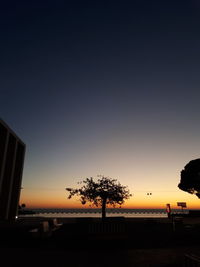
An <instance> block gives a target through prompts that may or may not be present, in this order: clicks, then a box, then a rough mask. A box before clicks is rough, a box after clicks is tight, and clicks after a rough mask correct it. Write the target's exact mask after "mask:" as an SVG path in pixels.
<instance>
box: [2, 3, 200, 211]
mask: <svg viewBox="0 0 200 267" xmlns="http://www.w3.org/2000/svg"><path fill="white" fill-rule="evenodd" d="M0 13H1V16H0V23H1V24H0V25H1V35H0V41H1V43H0V46H1V51H0V53H1V60H0V69H1V79H0V117H1V118H2V119H3V120H4V121H5V122H6V123H7V124H8V125H9V126H10V127H11V128H12V129H13V130H14V131H15V132H16V133H17V135H19V136H20V137H21V139H22V140H23V141H24V142H25V143H26V145H27V152H26V159H25V168H24V175H23V190H22V194H21V202H25V203H26V205H27V207H58V208H59V207H80V204H79V202H78V201H77V200H76V199H75V200H67V198H66V192H65V187H73V186H76V184H77V182H78V181H79V180H80V179H81V178H85V177H90V176H96V175H98V174H104V175H106V176H110V177H112V178H116V179H118V180H119V181H120V182H121V183H122V184H124V185H127V186H128V187H129V188H130V191H131V193H132V194H133V197H132V198H131V199H130V200H129V201H127V204H126V205H124V207H133V208H137V207H138V208H140V207H165V204H166V203H171V204H172V205H173V206H174V207H175V206H176V202H177V201H186V202H187V203H188V206H189V208H198V207H199V200H198V199H197V197H195V196H192V195H190V194H187V193H185V192H182V191H180V190H179V189H178V188H177V184H178V183H179V180H180V171H181V169H183V167H184V166H185V165H186V164H187V163H188V162H189V161H190V160H192V159H195V158H199V155H200V142H199V140H200V123H199V114H200V104H199V99H200V89H199V84H200V75H199V72H200V49H199V47H200V4H199V2H198V1H196V0H192V1H181V3H180V1H178V0H174V1H147V0H142V1H141V0H140V1H131V2H128V1H109V0H108V1H64V0H63V1H61V0H58V1H28V2H27V1H17V2H13V4H9V5H8V4H6V3H5V5H4V6H2V8H1V11H0ZM148 192H152V195H151V196H148V195H147V193H148Z"/></svg>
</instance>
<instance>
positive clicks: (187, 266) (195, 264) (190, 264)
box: [184, 254, 200, 267]
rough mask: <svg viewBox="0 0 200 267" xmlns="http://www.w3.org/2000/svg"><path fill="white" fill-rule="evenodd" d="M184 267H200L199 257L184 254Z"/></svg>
mask: <svg viewBox="0 0 200 267" xmlns="http://www.w3.org/2000/svg"><path fill="white" fill-rule="evenodd" d="M184 267H200V257H198V256H196V255H192V254H190V255H189V254H186V255H185V261H184Z"/></svg>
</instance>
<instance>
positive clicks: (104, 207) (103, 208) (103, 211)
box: [101, 198, 106, 220]
mask: <svg viewBox="0 0 200 267" xmlns="http://www.w3.org/2000/svg"><path fill="white" fill-rule="evenodd" d="M101 211H102V220H103V219H105V218H106V198H105V199H103V201H102V210H101Z"/></svg>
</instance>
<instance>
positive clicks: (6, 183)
mask: <svg viewBox="0 0 200 267" xmlns="http://www.w3.org/2000/svg"><path fill="white" fill-rule="evenodd" d="M24 155H25V144H24V143H23V142H22V141H21V140H20V139H19V137H17V135H16V134H15V133H14V132H13V131H12V130H11V129H10V128H9V127H8V125H6V123H5V122H3V121H2V120H0V220H12V219H15V217H16V215H17V211H18V204H19V197H20V191H21V182H22V173H23V165H24Z"/></svg>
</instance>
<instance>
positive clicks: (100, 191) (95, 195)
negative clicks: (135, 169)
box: [66, 176, 131, 219]
mask: <svg viewBox="0 0 200 267" xmlns="http://www.w3.org/2000/svg"><path fill="white" fill-rule="evenodd" d="M98 177H99V179H98V180H97V181H96V182H95V181H94V179H93V177H91V178H86V179H85V180H83V181H82V182H81V183H83V184H84V185H83V186H82V187H81V188H79V189H73V188H66V190H67V191H68V192H69V196H68V199H70V198H71V197H73V196H75V195H77V196H80V201H81V203H82V204H83V205H84V204H86V203H87V202H90V203H92V204H93V205H94V206H96V207H99V206H101V209H102V218H103V219H104V218H105V217H106V205H111V206H113V207H115V205H116V204H118V205H120V206H121V205H122V204H123V203H124V201H125V199H128V198H129V197H130V196H131V194H130V193H129V190H128V189H127V187H126V186H122V185H121V184H120V183H119V182H117V180H116V179H112V178H109V177H104V176H98Z"/></svg>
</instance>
